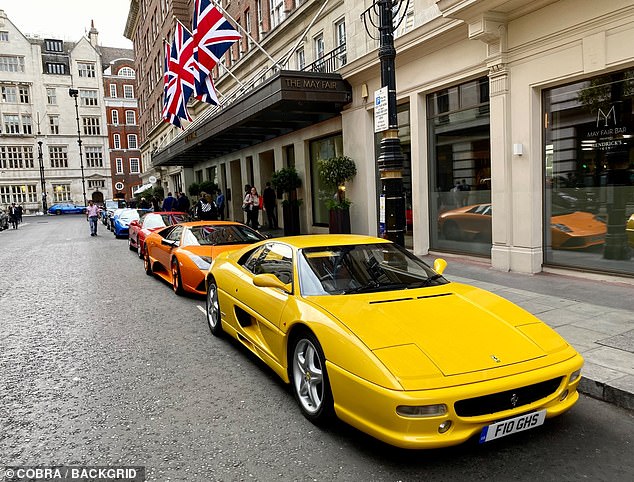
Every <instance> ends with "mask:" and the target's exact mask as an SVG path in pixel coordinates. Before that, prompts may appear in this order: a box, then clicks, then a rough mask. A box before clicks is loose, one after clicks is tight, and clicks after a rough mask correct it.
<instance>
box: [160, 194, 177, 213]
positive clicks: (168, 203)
mask: <svg viewBox="0 0 634 482" xmlns="http://www.w3.org/2000/svg"><path fill="white" fill-rule="evenodd" d="M177 205H178V201H176V198H175V197H174V196H172V193H171V192H168V193H167V197H166V198H165V199H163V206H162V207H161V209H162V210H163V211H173V210H174V208H175V207H177Z"/></svg>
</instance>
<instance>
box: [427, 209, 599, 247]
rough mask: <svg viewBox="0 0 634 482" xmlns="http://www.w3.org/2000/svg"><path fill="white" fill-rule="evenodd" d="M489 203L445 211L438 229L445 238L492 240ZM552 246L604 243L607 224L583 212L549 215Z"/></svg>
mask: <svg viewBox="0 0 634 482" xmlns="http://www.w3.org/2000/svg"><path fill="white" fill-rule="evenodd" d="M491 213H492V207H491V204H488V203H487V204H474V205H472V206H465V207H462V208H457V209H452V210H450V211H445V212H444V213H442V214H441V215H440V216H438V228H439V231H440V233H441V234H442V235H443V236H444V237H445V239H450V240H457V241H476V242H487V243H490V242H491ZM550 228H551V230H550V234H551V245H552V247H553V249H585V248H590V247H592V246H598V245H601V244H603V243H604V242H605V235H606V232H607V226H606V224H605V222H604V221H603V220H602V219H601V218H600V217H599V216H597V215H595V214H592V213H587V212H583V211H577V212H573V213H570V214H560V215H556V216H551V217H550Z"/></svg>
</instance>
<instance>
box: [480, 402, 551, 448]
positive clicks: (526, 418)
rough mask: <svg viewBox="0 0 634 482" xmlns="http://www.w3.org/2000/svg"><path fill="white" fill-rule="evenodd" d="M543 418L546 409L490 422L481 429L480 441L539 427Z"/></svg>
mask: <svg viewBox="0 0 634 482" xmlns="http://www.w3.org/2000/svg"><path fill="white" fill-rule="evenodd" d="M544 420H546V410H540V411H539V412H532V413H526V414H524V415H520V416H519V417H515V418H509V419H506V420H502V421H501V422H496V423H492V424H491V425H487V426H486V427H484V428H483V429H482V433H481V434H480V443H484V442H490V441H491V440H495V439H498V438H502V437H506V436H507V435H511V434H514V433H518V432H523V431H524V430H529V429H531V428H535V427H539V426H540V425H543V424H544Z"/></svg>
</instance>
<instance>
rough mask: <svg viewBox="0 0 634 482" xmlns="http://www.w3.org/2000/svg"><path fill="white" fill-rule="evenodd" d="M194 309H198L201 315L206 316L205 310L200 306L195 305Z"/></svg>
mask: <svg viewBox="0 0 634 482" xmlns="http://www.w3.org/2000/svg"><path fill="white" fill-rule="evenodd" d="M196 308H198V309H199V310H200V311H201V312H202V314H203V315H206V314H207V312H206V311H205V308H203V307H202V306H200V305H196Z"/></svg>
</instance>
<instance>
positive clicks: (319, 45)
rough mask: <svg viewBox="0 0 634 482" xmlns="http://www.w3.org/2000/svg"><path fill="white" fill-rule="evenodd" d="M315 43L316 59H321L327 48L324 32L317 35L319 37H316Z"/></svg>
mask: <svg viewBox="0 0 634 482" xmlns="http://www.w3.org/2000/svg"><path fill="white" fill-rule="evenodd" d="M313 45H314V48H315V52H314V53H315V60H319V59H321V58H322V57H323V56H324V50H325V45H324V35H323V34H319V35H317V37H315V38H314V40H313Z"/></svg>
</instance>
